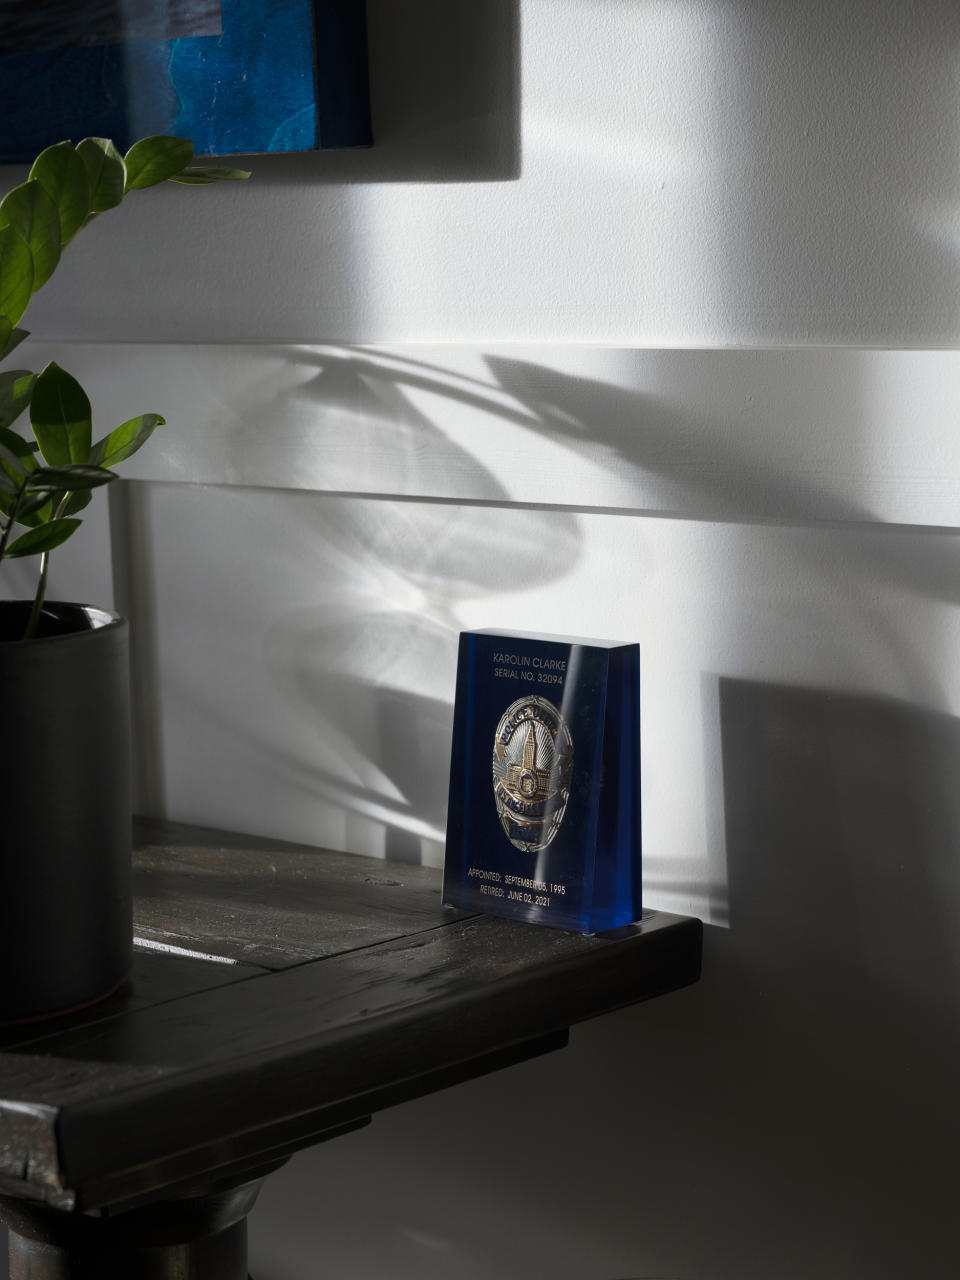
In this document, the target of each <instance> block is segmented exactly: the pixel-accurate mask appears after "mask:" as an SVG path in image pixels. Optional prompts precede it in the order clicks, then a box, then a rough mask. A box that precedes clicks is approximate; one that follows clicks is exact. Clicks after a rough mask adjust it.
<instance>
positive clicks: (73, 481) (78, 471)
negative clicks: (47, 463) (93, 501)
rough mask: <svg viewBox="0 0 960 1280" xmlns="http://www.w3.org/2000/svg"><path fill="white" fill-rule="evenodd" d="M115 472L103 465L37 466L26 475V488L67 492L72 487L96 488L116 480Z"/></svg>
mask: <svg viewBox="0 0 960 1280" xmlns="http://www.w3.org/2000/svg"><path fill="white" fill-rule="evenodd" d="M116 478H117V476H116V472H114V471H107V470H106V469H105V468H104V467H81V466H72V467H38V468H37V469H36V471H32V472H31V473H30V475H29V476H28V477H27V488H28V489H45V490H54V491H56V492H69V491H70V490H73V489H96V488H97V487H98V486H99V485H101V484H109V483H110V481H111V480H116Z"/></svg>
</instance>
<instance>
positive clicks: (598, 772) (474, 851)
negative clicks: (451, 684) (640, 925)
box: [443, 631, 641, 933]
mask: <svg viewBox="0 0 960 1280" xmlns="http://www.w3.org/2000/svg"><path fill="white" fill-rule="evenodd" d="M443 901H444V902H445V903H447V904H448V905H450V906H454V907H460V908H462V909H465V910H468V911H480V912H484V913H486V914H489V915H502V916H510V917H511V918H513V919H515V920H527V921H530V922H532V923H535V924H546V925H553V926H554V927H555V928H559V929H568V930H571V931H573V932H576V933H599V932H602V931H604V930H607V929H615V928H618V927H619V926H621V925H625V924H631V923H632V922H633V921H635V920H639V918H640V914H641V907H640V650H639V646H638V645H636V644H618V643H612V642H607V641H603V640H572V639H567V638H561V637H558V636H537V635H531V634H527V633H523V632H509V633H499V634H498V633H494V632H487V631H470V632H463V633H462V634H461V636H460V652H459V658H458V663H457V693H456V706H455V709H454V724H453V755H452V760H451V766H450V802H449V808H448V816H447V845H446V856H445V863H444V877H443Z"/></svg>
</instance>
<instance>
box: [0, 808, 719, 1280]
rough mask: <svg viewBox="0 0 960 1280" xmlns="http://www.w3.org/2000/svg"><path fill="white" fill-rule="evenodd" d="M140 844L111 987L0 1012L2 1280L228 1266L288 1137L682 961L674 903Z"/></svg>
mask: <svg viewBox="0 0 960 1280" xmlns="http://www.w3.org/2000/svg"><path fill="white" fill-rule="evenodd" d="M136 846H137V847H136V853H135V893H136V929H135V932H136V937H137V940H138V941H137V953H136V961H135V965H134V971H133V975H132V978H131V980H130V982H129V984H128V985H127V986H126V987H124V989H123V990H122V991H120V992H118V993H117V994H116V995H114V996H113V997H111V998H110V999H109V1000H107V1001H104V1002H102V1003H100V1004H99V1005H96V1006H95V1007H93V1008H90V1009H88V1010H86V1011H84V1012H82V1013H77V1014H72V1015H69V1016H66V1017H63V1018H60V1019H56V1020H53V1021H48V1022H42V1023H36V1024H32V1025H28V1026H20V1027H14V1028H6V1029H3V1028H0V1217H2V1218H3V1220H4V1221H5V1222H6V1223H7V1225H8V1226H9V1228H10V1231H11V1236H10V1239H11V1246H10V1257H11V1276H12V1277H13V1280H26V1278H27V1277H29V1278H30V1280H55V1278H60V1277H67V1276H69V1277H71V1280H76V1278H77V1277H86V1276H90V1277H94V1276H96V1277H97V1278H98V1280H104V1278H105V1277H114V1276H124V1277H127V1278H128V1280H129V1278H132V1277H136V1278H137V1280H172V1278H173V1277H180V1276H184V1277H186V1276H190V1277H203V1280H237V1278H238V1277H244V1276H245V1275H246V1234H245V1233H246V1223H245V1218H246V1213H247V1212H248V1210H249V1208H250V1207H251V1206H252V1204H253V1201H254V1199H255V1197H256V1192H257V1190H258V1188H259V1186H260V1183H261V1181H262V1179H263V1178H264V1177H265V1176H266V1175H267V1174H268V1173H269V1172H270V1171H271V1170H272V1169H274V1168H276V1167H278V1166H279V1165H280V1164H282V1163H283V1161H284V1160H286V1159H287V1158H288V1157H289V1156H290V1155H291V1154H292V1153H293V1152H295V1151H297V1150H298V1149H300V1148H303V1147H306V1146H309V1145H312V1144H313V1143H316V1142H320V1141H324V1140H326V1139H328V1138H331V1137H335V1136H337V1135H338V1134H342V1133H345V1132H347V1131H349V1130H351V1129H354V1128H357V1127H358V1126H360V1125H362V1124H364V1123H366V1122H367V1121H368V1119H369V1117H370V1116H371V1115H372V1114H373V1112H375V1111H379V1110H380V1109H382V1108H383V1107H387V1106H391V1105H393V1104H395V1103H398V1102H403V1101H406V1100H408V1099H410V1098H415V1097H418V1096H420V1095H422V1094H425V1093H429V1092H432V1091H433V1090H436V1089H440V1088H444V1087H445V1086H447V1085H451V1084H455V1083H457V1082H459V1081H463V1080H467V1079H470V1078H472V1077H475V1076H478V1075H481V1074H483V1073H484V1072H487V1071H493V1070H496V1069H498V1068H501V1067H504V1066H508V1065H510V1064H512V1063H515V1062H519V1061H522V1060H524V1059H526V1058H530V1057H533V1056H535V1055H537V1054H540V1053H543V1052H546V1051H548V1050H551V1049H556V1048H559V1047H561V1046H562V1045H563V1044H565V1043H566V1038H567V1031H568V1028H569V1027H570V1026H571V1025H572V1024H574V1023H576V1022H581V1021H583V1020H584V1019H587V1018H592V1017H595V1016H597V1015H598V1014H602V1013H606V1012H609V1011H610V1010H613V1009H617V1008H620V1007H622V1006H624V1005H628V1004H632V1003H634V1002H637V1001H640V1000H644V999H647V998H649V997H651V996H657V995H661V994H663V993H665V992H668V991H672V990H674V989H676V988H678V987H682V986H685V985H687V984H689V983H692V982H695V981H696V979H697V978H698V976H699V970H700V949H701V926H700V922H699V921H697V920H694V919H688V918H686V917H682V916H674V915H667V914H665V913H662V912H649V913H645V914H644V918H643V921H642V922H641V923H640V924H638V925H634V926H632V927H630V928H627V929H622V930H618V931H617V932H616V933H614V934H608V935H604V936H598V937H590V938H583V937H578V936H576V935H574V934H568V933H561V932H558V931H556V930H553V929H548V928H542V927H537V926H534V925H522V924H517V923H514V922H511V921H507V920H499V919H496V918H494V917H488V916H470V915H467V914H465V913H463V912H457V911H452V910H450V909H449V908H445V907H442V906H441V904H440V873H439V872H437V871H434V870H431V869H428V868H423V867H419V866H411V865H407V864H403V863H388V862H381V861H378V860H375V859H370V858H360V857H352V856H349V855H343V854H336V853H330V852H328V851H324V850H317V849H304V848H300V847H297V846H293V845H289V844H283V843H279V842H275V841H268V840H261V839H256V838H252V837H246V836H234V835H226V834H224V833H221V832H212V831H207V830H202V829H198V828H186V827H174V826H171V825H167V824H156V823H140V824H138V828H137V836H136ZM8 980H9V978H8Z"/></svg>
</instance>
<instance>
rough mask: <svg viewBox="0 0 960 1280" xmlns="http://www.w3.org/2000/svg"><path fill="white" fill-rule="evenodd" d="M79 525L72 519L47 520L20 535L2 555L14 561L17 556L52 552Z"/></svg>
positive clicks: (78, 521) (78, 522) (77, 521)
mask: <svg viewBox="0 0 960 1280" xmlns="http://www.w3.org/2000/svg"><path fill="white" fill-rule="evenodd" d="M81 523H82V522H81V521H80V520H74V519H62V520H49V521H47V523H46V524H41V525H39V526H38V527H37V528H36V529H31V530H30V531H29V533H21V535H20V537H19V538H15V539H14V540H13V542H11V543H10V545H9V546H8V547H7V549H6V551H5V552H4V555H5V556H9V557H10V558H11V559H15V558H16V557H17V556H37V555H40V553H41V552H43V551H52V550H53V549H54V547H59V546H60V544H61V542H66V540H67V539H68V538H69V537H70V535H71V533H73V532H74V531H75V530H77V529H79V527H80V525H81Z"/></svg>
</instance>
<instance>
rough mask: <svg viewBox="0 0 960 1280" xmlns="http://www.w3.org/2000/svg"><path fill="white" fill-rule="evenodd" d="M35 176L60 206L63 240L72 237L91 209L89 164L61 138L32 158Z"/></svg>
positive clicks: (61, 237)
mask: <svg viewBox="0 0 960 1280" xmlns="http://www.w3.org/2000/svg"><path fill="white" fill-rule="evenodd" d="M30 177H31V178H35V179H36V180H37V182H39V183H40V185H41V186H42V187H43V189H44V190H45V191H46V193H47V195H48V196H49V197H50V199H51V200H52V201H53V203H54V204H55V205H56V206H57V212H58V214H59V217H60V243H61V245H64V244H66V243H67V242H68V241H69V240H72V239H73V237H74V236H75V235H76V233H77V232H78V231H79V230H80V228H81V227H82V226H83V222H84V219H85V218H86V216H87V214H88V213H89V212H90V183H89V180H88V178H87V166H86V165H85V164H84V162H83V158H82V157H81V156H79V155H78V154H77V153H76V151H75V150H74V149H73V146H72V145H71V144H70V143H69V142H58V143H56V145H55V146H52V147H47V149H46V150H45V151H41V152H40V154H39V155H38V156H37V158H36V160H34V162H33V167H32V168H31V170H30Z"/></svg>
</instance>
